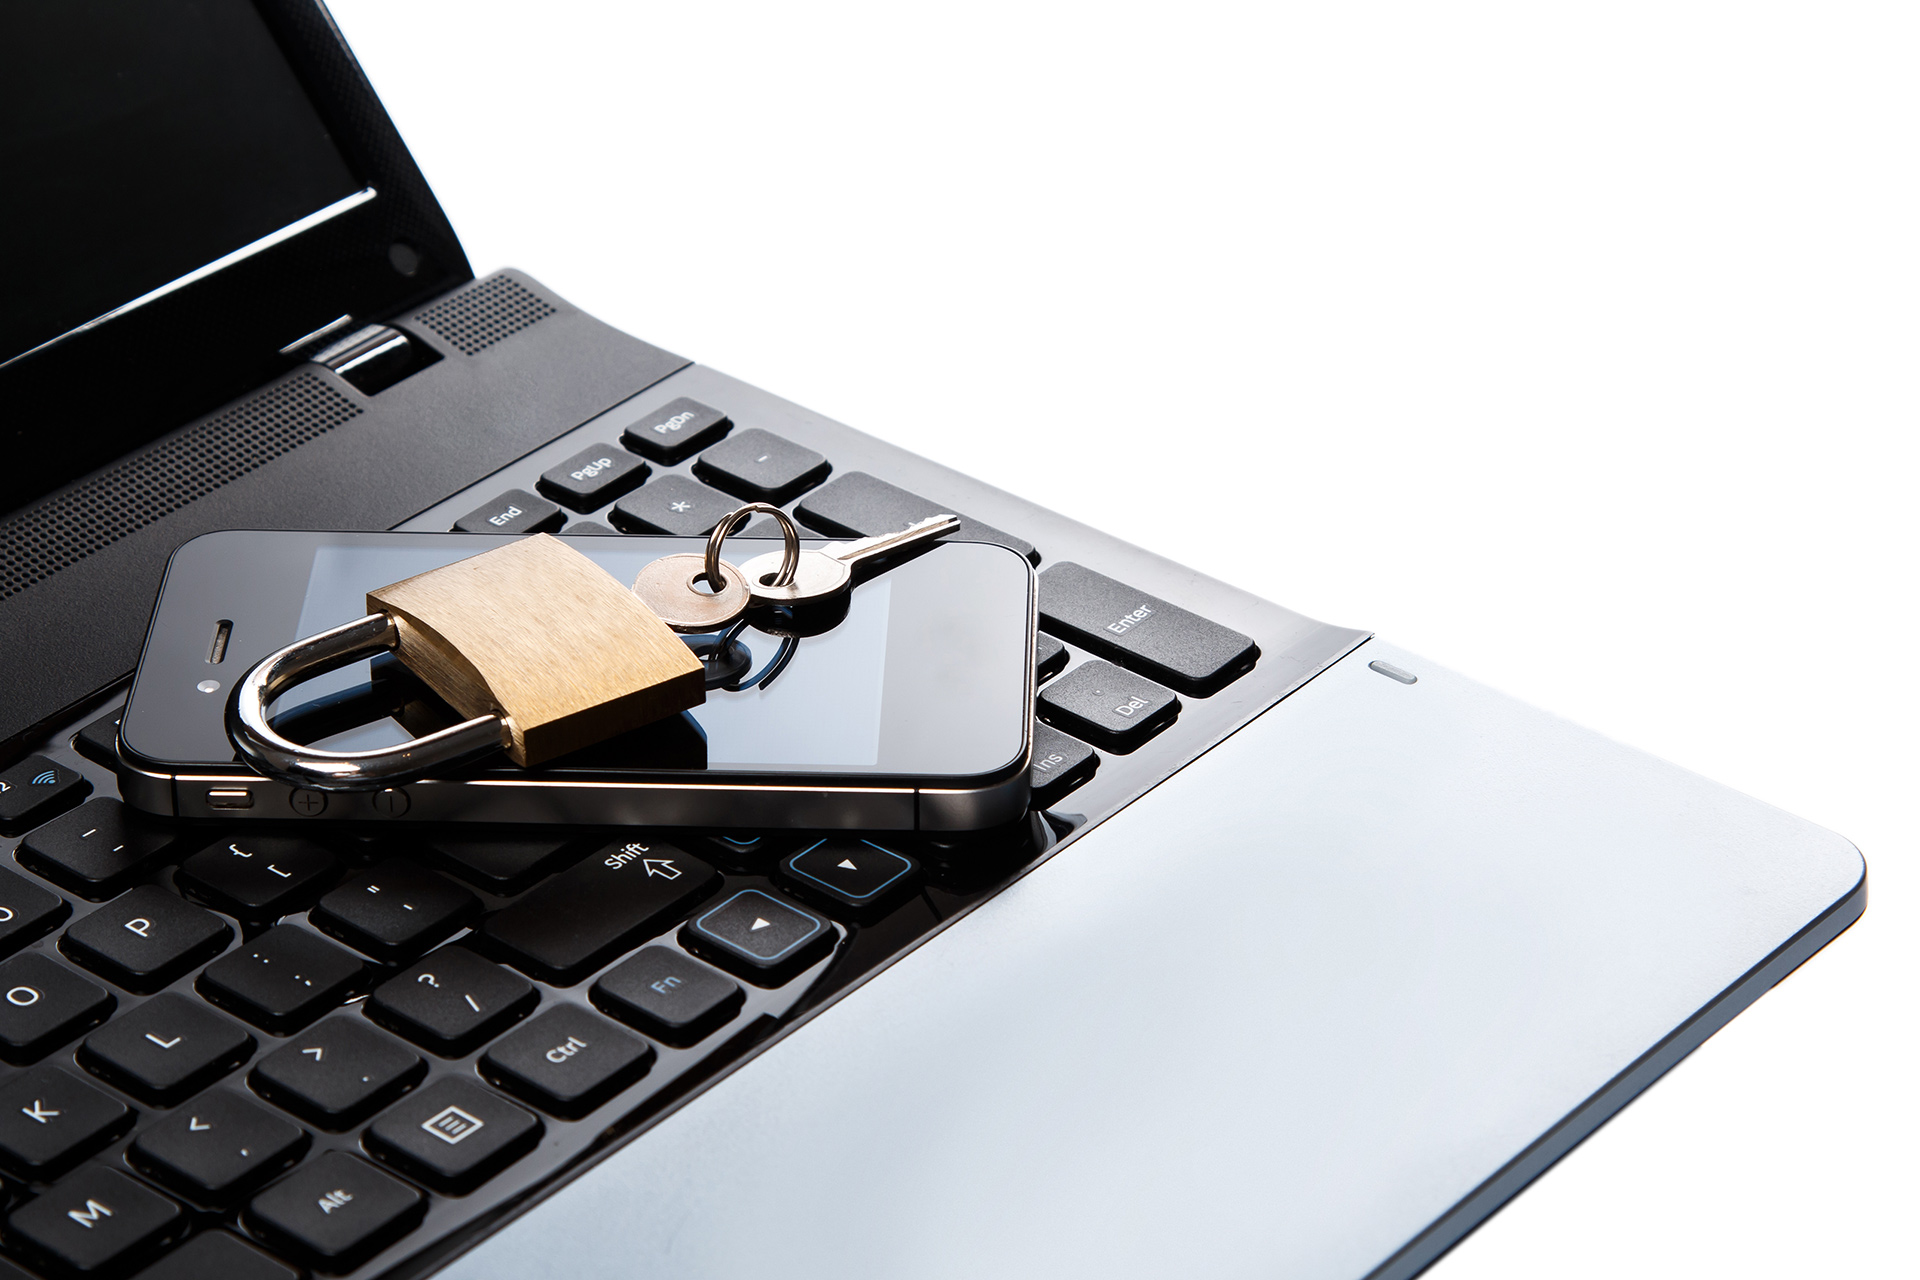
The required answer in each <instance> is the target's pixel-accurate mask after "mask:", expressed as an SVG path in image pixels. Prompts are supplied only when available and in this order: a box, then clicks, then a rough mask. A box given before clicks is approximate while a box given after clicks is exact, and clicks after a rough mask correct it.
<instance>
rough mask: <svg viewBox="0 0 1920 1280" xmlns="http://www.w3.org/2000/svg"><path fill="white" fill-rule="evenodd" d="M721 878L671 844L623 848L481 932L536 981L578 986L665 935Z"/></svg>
mask: <svg viewBox="0 0 1920 1280" xmlns="http://www.w3.org/2000/svg"><path fill="white" fill-rule="evenodd" d="M717 878H718V877H717V875H716V873H715V871H714V869H713V868H712V867H710V866H708V865H707V864H706V863H704V862H702V861H700V859H698V858H695V857H691V856H689V855H687V854H685V853H683V852H681V851H680V850H679V849H676V848H674V847H673V846H672V845H670V844H666V843H664V842H661V841H657V840H656V841H653V842H651V843H646V844H643V843H641V842H639V841H637V840H636V841H625V842H616V843H614V844H610V845H608V846H606V847H605V848H604V849H601V850H600V851H598V852H597V853H594V854H591V855H589V856H588V857H587V858H585V859H583V860H582V861H581V862H580V863H579V864H578V865H577V866H575V867H573V868H571V869H570V870H567V871H564V872H562V873H561V874H560V875H557V876H555V877H554V878H553V879H552V880H551V881H549V882H548V883H546V884H543V885H541V886H540V887H539V888H538V889H536V890H534V891H533V892H532V893H530V894H528V895H527V896H526V897H525V898H522V899H521V900H520V901H518V902H516V903H514V904H513V905H512V906H510V907H508V908H507V909H506V910H504V911H500V912H496V913H495V914H494V915H492V916H490V917H488V919H487V922H486V923H485V924H483V925H482V926H481V927H480V932H481V935H482V936H483V937H485V938H486V940H487V941H488V942H489V943H490V944H491V945H493V946H495V947H498V948H500V949H501V950H502V951H504V952H505V953H506V954H507V956H508V957H509V958H510V959H511V960H512V961H513V963H514V964H516V965H518V966H519V967H520V968H522V969H525V970H526V971H527V972H528V973H530V974H532V975H533V976H534V977H536V978H544V979H546V980H547V981H549V982H558V983H563V984H564V983H571V982H577V981H579V980H580V979H581V978H583V977H585V976H586V975H587V974H588V973H590V972H592V971H593V970H594V969H597V968H599V967H600V966H601V965H603V964H605V963H606V962H607V961H608V960H611V959H612V958H613V957H614V956H616V955H618V954H620V953H621V952H622V951H625V950H627V949H628V948H629V947H632V946H633V945H634V944H636V943H639V942H644V941H645V940H646V939H648V938H651V937H654V936H655V935H656V934H658V933H660V932H661V931H662V930H664V929H665V928H666V927H667V925H668V924H669V923H670V922H671V920H672V919H673V917H674V916H675V915H677V914H678V913H679V912H680V911H682V910H683V909H685V908H686V907H687V906H689V905H691V904H692V903H693V901H694V900H695V899H697V898H699V897H700V896H701V895H702V894H704V893H706V892H707V891H708V889H709V888H711V887H712V885H713V883H714V881H715V880H716V879H717Z"/></svg>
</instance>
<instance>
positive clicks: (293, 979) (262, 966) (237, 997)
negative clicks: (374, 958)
mask: <svg viewBox="0 0 1920 1280" xmlns="http://www.w3.org/2000/svg"><path fill="white" fill-rule="evenodd" d="M363 967H364V966H363V965H362V964H361V962H360V961H359V960H358V959H356V958H355V957H354V956H353V955H351V954H350V953H348V952H345V951H342V950H341V949H340V948H339V947H336V946H334V945H333V944H332V943H331V942H328V941H326V940H325V939H324V938H316V937H314V936H313V935H312V934H310V933H308V932H307V931H306V930H304V929H297V928H295V927H294V926H292V925H289V924H277V925H275V926H274V927H273V928H271V929H269V930H267V931H266V932H265V933H263V934H261V935H260V936H259V938H257V939H255V940H254V943H253V945H252V946H250V947H247V948H245V949H243V950H240V951H232V952H228V953H227V954H226V955H224V956H221V957H220V958H219V959H218V960H215V961H214V962H213V963H212V964H210V965H208V966H207V967H206V970H205V971H204V972H203V973H201V975H200V991H201V994H203V995H205V996H206V997H207V998H208V999H210V1000H212V1001H213V1002H214V1003H215V1004H220V1005H225V1006H226V1007H227V1008H229V1009H232V1010H233V1011H234V1012H235V1013H237V1014H239V1015H240V1016H241V1017H243V1018H245V1019H246V1020H247V1021H248V1022H251V1023H253V1025H255V1026H256V1027H263V1028H265V1029H266V1030H268V1031H275V1032H287V1031H292V1030H293V1029H294V1028H296V1027H300V1026H303V1025H305V1024H306V1023H309V1022H311V1021H313V1020H314V1019H315V1018H317V1017H319V1016H320V1014H321V1013H322V1012H324V1011H325V1010H327V1009H329V1008H331V1007H332V1006H334V1005H336V1004H339V1003H340V1000H341V998H342V997H344V996H345V995H346V993H347V989H348V988H349V987H351V986H352V985H353V983H354V981H355V979H357V978H359V976H360V972H361V969H362V968H363Z"/></svg>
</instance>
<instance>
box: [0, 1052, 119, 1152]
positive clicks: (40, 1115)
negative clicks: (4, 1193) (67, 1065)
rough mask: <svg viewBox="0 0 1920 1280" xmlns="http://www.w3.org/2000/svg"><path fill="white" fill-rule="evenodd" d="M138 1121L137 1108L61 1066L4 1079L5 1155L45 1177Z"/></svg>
mask: <svg viewBox="0 0 1920 1280" xmlns="http://www.w3.org/2000/svg"><path fill="white" fill-rule="evenodd" d="M132 1122H133V1109H132V1108H131V1107H128V1106H127V1105H126V1104H125V1103H123V1102H118V1101H115V1100H114V1099H113V1098H111V1097H109V1096H108V1095H107V1094H106V1093H105V1092H104V1091H102V1090H100V1089H96V1088H94V1087H93V1086H92V1085H90V1084H88V1083H86V1082H85V1081H84V1080H81V1079H79V1078H77V1077H75V1076H72V1075H69V1074H68V1073H67V1072H65V1071H62V1070H60V1069H59V1068H58V1067H51V1066H41V1067H33V1068H31V1069H30V1070H27V1071H23V1072H21V1073H20V1074H19V1075H17V1076H15V1077H14V1078H13V1079H11V1080H9V1081H7V1082H6V1084H4V1085H0V1161H4V1162H5V1164H6V1166H7V1167H8V1168H9V1169H11V1170H12V1171H13V1172H15V1173H17V1174H19V1175H21V1176H22V1177H26V1178H33V1179H42V1178H45V1177H46V1176H47V1175H48V1174H50V1173H55V1172H58V1171H59V1170H60V1169H61V1168H63V1167H64V1166H66V1165H69V1164H71V1163H73V1162H74V1161H75V1160H78V1159H79V1158H80V1157H81V1156H83V1155H85V1154H86V1153H87V1152H89V1151H92V1150H94V1149H95V1148H96V1147H99V1146H102V1145H103V1144H105V1143H106V1142H107V1140H108V1139H110V1138H112V1137H114V1136H115V1135H116V1134H118V1133H119V1132H121V1130H123V1129H125V1128H126V1126H127V1125H129V1124H131V1123H132Z"/></svg>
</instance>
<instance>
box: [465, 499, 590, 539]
mask: <svg viewBox="0 0 1920 1280" xmlns="http://www.w3.org/2000/svg"><path fill="white" fill-rule="evenodd" d="M566 520H567V514H566V512H564V511H562V510H560V508H558V507H556V506H554V505H553V504H552V503H551V502H548V501H547V500H546V499H545V498H536V497H534V496H533V495H532V494H530V493H528V492H527V491H526V490H525V489H509V490H507V491H506V492H505V493H503V494H501V495H500V496H499V497H497V498H495V499H494V500H493V501H492V502H489V503H488V504H487V505H486V506H484V507H476V508H474V509H473V510H472V511H469V512H467V514H465V515H463V516H461V517H460V518H459V519H458V520H456V521H454V522H453V531H454V532H455V533H552V532H554V531H555V530H556V529H558V528H559V527H560V526H561V525H563V524H565V523H566Z"/></svg>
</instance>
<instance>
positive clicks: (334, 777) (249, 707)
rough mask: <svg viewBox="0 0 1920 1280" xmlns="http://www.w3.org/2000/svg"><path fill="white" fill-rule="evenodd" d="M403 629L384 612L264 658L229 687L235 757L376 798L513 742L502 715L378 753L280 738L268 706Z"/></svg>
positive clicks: (295, 781)
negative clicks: (329, 748)
mask: <svg viewBox="0 0 1920 1280" xmlns="http://www.w3.org/2000/svg"><path fill="white" fill-rule="evenodd" d="M399 639H400V628H399V626H398V625H397V624H396V623H395V622H394V619H393V615H392V614H388V613H370V614H368V615H367V616H366V617H364V618H359V619H356V620H354V621H352V622H349V623H346V624H344V625H342V626H338V627H334V628H333V629H332V630H330V631H322V632H321V633H320V634H319V635H315V636H308V637H307V638H306V639H304V640H296V641H294V642H293V643H292V644H290V645H288V646H287V647H286V648H284V649H282V650H280V651H279V652H278V653H274V654H269V655H268V656H267V657H265V658H263V659H261V661H260V663H259V664H258V665H257V666H255V667H254V668H253V670H251V671H249V672H247V674H246V675H245V676H243V677H242V678H241V680H240V683H239V684H237V685H235V686H234V689H233V697H232V699H231V700H230V701H228V703H227V736H228V737H229V738H231V739H232V740H233V745H234V747H235V748H237V749H238V750H239V752H240V758H241V759H243V760H245V761H246V762H247V763H248V764H250V765H252V766H253V767H254V768H255V769H258V770H259V771H260V772H261V773H263V774H265V775H266V776H267V777H269V778H275V779H277V780H279V781H281V782H284V783H287V784H288V785H289V786H294V787H312V788H313V789H314V790H316V791H374V790H377V789H379V788H381V787H392V786H397V785H399V784H400V783H402V782H412V781H414V780H416V779H419V778H424V777H427V776H428V775H430V774H432V773H435V772H437V771H438V770H441V769H445V768H448V767H449V766H452V765H456V764H461V763H464V762H465V761H467V760H471V759H473V758H474V757H475V756H480V755H485V754H486V753H487V752H489V751H497V750H499V749H500V748H501V747H504V746H506V745H507V744H508V743H509V742H511V741H512V740H513V727H512V724H511V722H510V721H509V720H508V719H507V718H506V717H505V716H502V715H497V714H489V715H484V716H475V717H474V718H473V719H471V720H467V721H465V722H463V723H461V724H456V725H453V726H452V727H450V728H446V729H442V730H440V731H439V732H438V733H430V734H427V735H426V736H425V737H423V738H415V739H413V741H411V742H402V743H400V744H399V745H397V746H392V747H382V748H380V749H379V750H375V751H355V752H346V751H322V750H319V749H318V748H316V747H306V746H302V745H300V744H299V743H297V742H294V741H292V740H291V739H289V738H287V737H285V736H283V735H282V734H280V733H279V732H277V731H276V730H275V729H274V727H273V726H272V724H270V723H269V722H268V720H267V704H268V703H270V702H272V701H273V700H274V699H275V698H277V697H279V696H280V694H281V693H282V692H283V691H285V690H286V689H288V688H290V687H291V686H293V685H296V684H298V683H300V682H301V681H302V680H305V679H308V678H309V677H311V676H317V675H320V674H322V673H323V672H327V671H332V670H334V669H336V668H338V667H344V666H346V665H347V664H348V663H350V662H352V661H354V660H355V659H357V658H364V657H366V656H367V655H369V654H373V653H378V652H380V651H381V650H382V649H391V648H393V647H394V646H395V645H396V644H397V643H399Z"/></svg>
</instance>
